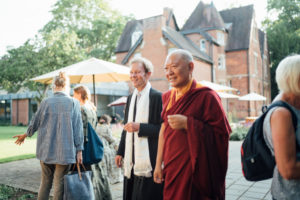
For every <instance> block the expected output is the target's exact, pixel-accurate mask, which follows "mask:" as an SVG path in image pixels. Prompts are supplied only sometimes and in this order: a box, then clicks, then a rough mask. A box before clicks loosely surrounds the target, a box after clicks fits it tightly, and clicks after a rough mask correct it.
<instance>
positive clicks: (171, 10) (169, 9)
mask: <svg viewBox="0 0 300 200" xmlns="http://www.w3.org/2000/svg"><path fill="white" fill-rule="evenodd" d="M171 13H173V9H172V8H168V7H165V8H164V12H163V16H164V17H165V18H166V21H168V20H169V17H170V14H171Z"/></svg>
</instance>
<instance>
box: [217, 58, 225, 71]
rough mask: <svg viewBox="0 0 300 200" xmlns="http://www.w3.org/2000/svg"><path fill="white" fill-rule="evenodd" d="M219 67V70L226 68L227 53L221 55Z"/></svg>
mask: <svg viewBox="0 0 300 200" xmlns="http://www.w3.org/2000/svg"><path fill="white" fill-rule="evenodd" d="M218 69H219V70H225V69H226V61H225V55H220V56H219V58H218Z"/></svg>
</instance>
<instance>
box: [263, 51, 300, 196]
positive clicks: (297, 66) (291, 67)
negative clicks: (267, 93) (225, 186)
mask: <svg viewBox="0 0 300 200" xmlns="http://www.w3.org/2000/svg"><path fill="white" fill-rule="evenodd" d="M276 82H277V85H278V88H279V90H280V94H279V95H278V96H277V97H276V98H275V100H274V101H277V100H282V101H284V102H286V103H288V104H289V105H290V107H291V109H292V110H293V111H294V114H295V115H296V116H297V129H296V130H295V126H294V125H293V121H292V114H291V113H290V111H289V110H288V109H286V108H283V107H274V108H272V109H271V110H270V111H269V112H268V113H267V115H266V117H265V119H264V125H263V130H264V137H265V141H266V144H267V146H268V147H269V149H270V150H271V152H272V154H273V155H275V161H276V166H275V168H274V172H273V179H272V186H271V194H272V197H273V199H290V200H296V199H300V150H299V149H300V126H299V125H300V55H294V56H289V57H287V58H285V59H283V60H282V61H281V62H280V63H279V65H278V67H277V69H276Z"/></svg>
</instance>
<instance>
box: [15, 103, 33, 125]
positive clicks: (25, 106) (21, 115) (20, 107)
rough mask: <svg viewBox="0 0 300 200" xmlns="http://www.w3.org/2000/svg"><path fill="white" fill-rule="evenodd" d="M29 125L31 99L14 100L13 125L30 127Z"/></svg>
mask: <svg viewBox="0 0 300 200" xmlns="http://www.w3.org/2000/svg"><path fill="white" fill-rule="evenodd" d="M28 123H29V99H14V100H12V125H18V124H23V125H28Z"/></svg>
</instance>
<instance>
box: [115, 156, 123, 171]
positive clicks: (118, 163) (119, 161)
mask: <svg viewBox="0 0 300 200" xmlns="http://www.w3.org/2000/svg"><path fill="white" fill-rule="evenodd" d="M122 160H123V157H122V156H120V155H116V157H115V163H116V165H117V167H119V168H120V167H122Z"/></svg>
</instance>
